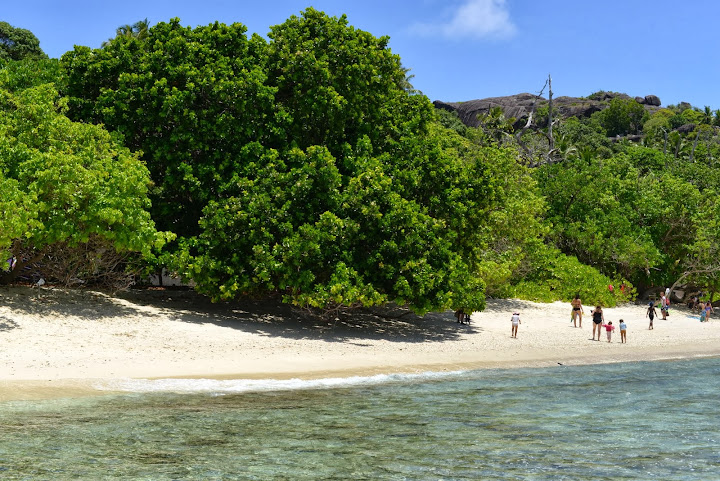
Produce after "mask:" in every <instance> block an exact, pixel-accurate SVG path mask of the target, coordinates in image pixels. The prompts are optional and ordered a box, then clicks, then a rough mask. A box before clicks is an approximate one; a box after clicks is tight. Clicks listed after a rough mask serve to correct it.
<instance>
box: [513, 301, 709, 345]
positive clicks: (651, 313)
mask: <svg viewBox="0 0 720 481" xmlns="http://www.w3.org/2000/svg"><path fill="white" fill-rule="evenodd" d="M669 291H670V289H665V292H661V293H660V301H658V302H659V303H660V313H661V314H662V318H663V320H665V319H667V316H669V315H670V292H669ZM694 301H695V302H697V303H699V305H700V308H701V311H700V322H707V321H709V320H710V314H711V313H712V312H714V310H713V307H712V304H711V303H710V301H707V302H705V303H703V302H700V301H698V300H697V299H695V300H694ZM570 305H571V306H572V311H571V312H570V322H572V323H573V326H575V327H582V318H583V305H582V300H581V299H580V294H579V293H578V294H575V298H574V299H573V300H572V301H570ZM655 305H656V303H655V302H652V301H651V302H650V304H649V306H648V309H647V312H646V314H645V317H648V318H649V319H650V325H649V327H648V329H654V327H653V321H654V320H655V316H657V311H656V310H655ZM590 315H591V316H592V321H593V338H592V339H593V341H594V340H595V334H596V333H597V340H598V341H599V340H600V333H601V332H602V330H603V329H605V333H606V335H607V341H608V342H611V339H612V333H613V332H615V326H613V323H612V321H609V322H608V323H605V315H604V314H603V310H602V307H601V306H599V305H598V306H595V308H594V309H593V310H592V311H590ZM510 322H511V324H512V326H511V330H510V337H513V338H517V331H518V327H519V325H520V323H521V321H520V313H519V312H514V313H513V314H512V316H511V317H510ZM619 328H620V342H622V343H626V342H627V324H626V323H625V321H624V320H622V319H620V321H619Z"/></svg>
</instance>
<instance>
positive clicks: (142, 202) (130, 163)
mask: <svg viewBox="0 0 720 481" xmlns="http://www.w3.org/2000/svg"><path fill="white" fill-rule="evenodd" d="M10 73H11V71H8V70H0V112H2V115H0V192H1V193H2V194H1V195H0V198H2V201H0V213H1V214H2V215H1V216H0V232H2V234H0V253H2V254H3V255H4V256H5V257H3V259H6V258H8V257H9V256H15V258H16V259H17V261H18V265H17V268H16V269H15V270H14V271H11V272H5V273H4V274H2V275H3V277H5V278H6V279H11V278H13V277H15V276H17V275H18V274H20V273H21V272H22V268H23V267H24V266H26V265H29V264H33V263H37V262H40V261H42V260H43V259H46V258H52V257H53V256H54V255H55V254H56V253H57V252H58V250H63V251H64V252H66V253H67V251H68V249H70V250H72V249H75V248H80V249H82V250H84V251H85V254H86V256H85V260H86V261H87V262H85V264H84V266H80V265H78V266H77V269H78V270H77V271H76V272H75V275H76V277H77V276H82V275H84V274H93V275H95V274H97V272H96V271H97V270H98V269H99V267H98V266H99V263H98V262H96V261H97V257H98V256H101V255H103V253H104V252H108V253H110V252H125V253H129V252H137V253H139V254H140V255H149V254H150V251H151V249H153V248H154V247H158V248H159V247H161V246H162V244H163V242H164V240H165V239H166V238H167V236H166V235H164V234H161V233H158V232H157V231H156V230H155V227H154V223H153V222H152V220H151V219H150V214H149V212H148V211H147V208H148V207H149V201H148V198H147V187H148V184H149V177H148V172H147V169H146V168H145V166H144V165H143V164H142V163H141V162H140V161H139V160H138V156H137V155H136V154H132V153H131V152H130V151H129V150H128V149H127V148H126V147H124V146H122V144H121V143H120V142H119V140H118V139H117V138H114V137H113V136H112V135H111V134H110V133H108V132H107V131H105V130H104V129H103V128H101V127H99V126H95V125H91V124H82V123H77V122H72V121H71V120H70V119H68V118H67V117H66V116H65V115H63V113H62V112H63V110H64V103H65V101H64V99H62V98H61V97H60V96H59V95H58V92H57V90H56V89H55V87H54V86H53V85H52V84H41V85H38V86H33V87H29V88H24V89H18V90H17V91H15V92H11V91H9V90H6V89H5V86H6V85H8V84H9V85H17V82H13V81H12V80H10V76H11V75H10ZM91 245H92V247H93V248H92V249H88V246H91ZM81 268H82V269H84V271H83V272H82V273H81V272H80V270H81ZM76 280H78V281H82V277H80V278H78V279H76Z"/></svg>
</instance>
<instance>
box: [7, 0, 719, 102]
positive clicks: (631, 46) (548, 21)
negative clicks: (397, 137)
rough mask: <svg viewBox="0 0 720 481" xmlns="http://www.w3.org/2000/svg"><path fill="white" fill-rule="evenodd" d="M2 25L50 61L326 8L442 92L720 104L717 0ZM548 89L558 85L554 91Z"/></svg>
mask: <svg viewBox="0 0 720 481" xmlns="http://www.w3.org/2000/svg"><path fill="white" fill-rule="evenodd" d="M0 4H2V5H1V6H0V21H5V22H7V23H9V24H10V25H12V26H13V27H19V28H25V29H27V30H30V31H31V32H33V33H34V34H35V36H36V37H37V38H38V39H39V40H40V47H41V48H42V49H43V50H44V51H45V53H47V54H48V55H49V56H50V57H55V58H58V57H60V56H61V55H62V54H63V53H65V52H66V51H68V50H72V49H73V46H74V45H83V46H88V47H92V48H98V47H100V45H101V44H102V42H103V41H105V40H107V39H109V38H110V37H113V36H114V35H115V30H116V29H117V27H119V26H121V25H126V24H133V23H135V22H136V21H138V20H143V19H145V18H147V19H148V21H149V23H150V25H151V26H152V25H155V24H157V23H159V22H167V21H168V20H170V19H171V18H174V17H178V18H180V21H181V24H182V25H186V26H190V27H196V26H200V25H207V24H210V23H213V22H215V21H219V22H222V23H227V24H230V23H235V22H239V23H242V24H244V25H245V26H246V27H247V28H248V33H249V34H252V33H257V34H259V35H262V36H264V37H266V36H267V33H268V31H269V29H270V26H272V25H278V24H281V23H283V22H284V21H285V20H286V19H287V18H289V17H290V16H291V15H299V14H300V13H301V12H302V11H303V10H304V9H306V8H308V7H314V8H315V9H317V10H321V11H323V12H325V13H327V14H328V15H330V16H340V15H343V14H345V15H347V18H348V22H349V24H350V25H352V26H354V27H356V28H359V29H361V30H365V31H368V32H370V33H372V34H373V35H375V36H377V37H380V36H389V37H390V43H389V46H390V48H391V50H392V51H393V53H395V54H397V55H399V56H400V58H401V59H402V63H403V66H404V67H406V68H409V69H410V74H412V75H414V77H413V78H412V79H411V83H412V84H413V86H414V87H415V88H416V89H418V90H420V91H421V92H422V93H424V94H425V95H426V96H428V97H429V98H430V100H442V101H446V102H457V101H466V100H473V99H481V98H486V97H498V96H504V95H513V94H518V93H523V92H529V93H534V94H537V93H539V92H540V90H541V89H542V88H543V85H544V84H545V80H546V79H547V78H548V76H551V78H552V91H553V96H554V97H559V96H565V95H567V96H573V97H584V96H588V95H590V94H592V93H594V92H597V91H600V90H605V91H614V92H623V93H627V94H628V95H630V96H633V97H636V96H641V97H644V96H645V95H651V94H652V95H657V96H658V97H659V98H660V100H661V102H662V104H663V105H664V106H667V105H675V104H678V103H680V102H689V103H690V104H692V105H693V106H696V107H699V108H703V107H704V106H710V107H711V108H712V109H713V110H716V109H720V81H719V80H720V61H719V60H720V58H719V57H720V34H719V33H717V32H718V25H719V24H720V1H716V0H685V1H678V0H602V1H600V0H234V1H233V0H193V1H188V0H174V1H173V0H122V1H102V0H63V1H54V0H53V1H51V0H24V1H12V0H0ZM546 93H547V91H546Z"/></svg>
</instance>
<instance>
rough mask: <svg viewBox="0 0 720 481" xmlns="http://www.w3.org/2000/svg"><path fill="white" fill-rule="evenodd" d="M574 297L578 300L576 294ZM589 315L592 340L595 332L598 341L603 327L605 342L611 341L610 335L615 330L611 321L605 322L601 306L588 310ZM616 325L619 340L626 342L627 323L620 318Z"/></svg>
mask: <svg viewBox="0 0 720 481" xmlns="http://www.w3.org/2000/svg"><path fill="white" fill-rule="evenodd" d="M575 299H578V300H579V298H578V296H575ZM590 315H591V316H592V320H593V337H592V340H593V341H594V340H595V333H596V332H597V340H598V341H599V340H600V333H602V330H603V329H605V334H606V335H607V342H612V335H613V332H615V326H613V323H612V321H608V322H607V323H605V314H604V313H603V310H602V306H600V305H597V306H595V309H593V310H592V311H590ZM618 327H620V342H621V343H623V344H625V343H626V342H627V324H626V323H625V321H624V320H623V319H620V321H619V326H618Z"/></svg>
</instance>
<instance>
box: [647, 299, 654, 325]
mask: <svg viewBox="0 0 720 481" xmlns="http://www.w3.org/2000/svg"><path fill="white" fill-rule="evenodd" d="M655 314H656V312H655V304H653V303H652V302H651V303H650V305H649V306H648V310H647V317H649V318H650V327H648V329H654V328H653V319H655Z"/></svg>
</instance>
